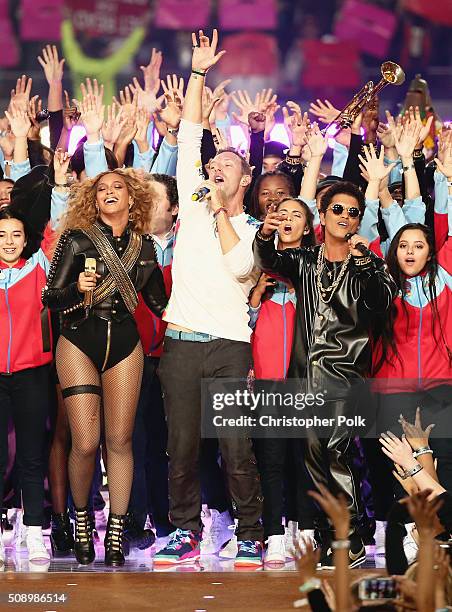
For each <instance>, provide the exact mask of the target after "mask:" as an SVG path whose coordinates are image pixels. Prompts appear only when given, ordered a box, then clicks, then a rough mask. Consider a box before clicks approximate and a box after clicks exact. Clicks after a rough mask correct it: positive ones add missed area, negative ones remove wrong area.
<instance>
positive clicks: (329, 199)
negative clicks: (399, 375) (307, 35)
mask: <svg viewBox="0 0 452 612" xmlns="http://www.w3.org/2000/svg"><path fill="white" fill-rule="evenodd" d="M316 140H317V141H319V149H321V148H322V147H323V148H326V143H325V142H324V139H323V137H322V136H321V135H320V133H319V132H318V129H317V133H316V134H314V135H313V137H312V138H311V142H312V146H314V142H316ZM363 213H364V197H363V195H362V193H361V192H360V191H359V190H358V189H357V188H356V187H355V186H354V185H350V184H348V183H340V184H338V185H336V186H334V187H331V188H330V189H329V190H328V191H327V192H326V194H325V195H324V196H323V198H322V201H321V213H320V219H321V222H322V225H323V227H324V232H325V242H324V243H323V244H322V245H321V246H320V247H317V248H315V249H312V248H310V249H293V250H292V249H290V250H289V249H288V250H285V251H276V250H275V247H274V233H275V231H277V229H278V228H279V226H280V225H281V223H283V222H282V221H280V220H279V219H278V215H277V214H276V213H269V214H268V215H267V217H266V220H265V222H264V225H263V226H262V228H261V229H260V230H259V231H258V233H257V235H256V241H255V245H254V252H255V258H256V263H257V264H258V265H259V267H260V268H262V269H263V271H264V272H266V273H268V274H272V273H273V274H277V275H278V276H280V277H282V278H283V279H287V280H288V281H290V282H291V283H292V284H293V286H294V287H295V290H296V293H297V327H296V331H295V336H294V342H293V350H292V356H291V362H290V366H289V376H290V377H292V378H297V379H307V380H308V382H309V384H310V385H311V386H310V388H314V387H312V385H320V386H321V387H322V385H326V386H328V385H333V386H334V382H335V381H336V382H337V384H338V385H339V384H341V383H342V385H343V389H338V390H336V389H335V394H336V397H337V399H336V401H335V403H334V406H333V407H334V410H335V412H334V413H335V414H339V413H340V412H343V411H344V410H345V409H346V407H347V406H348V404H349V402H351V401H355V402H356V401H357V400H356V398H352V397H350V398H349V397H348V387H349V385H350V386H351V384H352V382H353V380H355V382H356V381H357V380H359V379H362V377H365V376H367V375H368V374H369V372H370V356H371V355H370V341H369V335H370V330H371V323H372V322H371V317H372V315H375V314H380V313H386V312H387V311H388V310H389V308H390V306H391V303H392V299H393V296H394V284H393V281H392V280H391V278H390V277H389V275H388V274H387V273H386V271H385V266H384V262H383V261H382V260H380V259H378V258H377V257H374V256H373V255H372V254H370V253H369V254H368V255H364V256H363V254H362V253H361V251H360V250H359V249H357V248H356V245H357V244H358V243H360V242H362V243H363V244H364V245H367V244H368V241H367V240H366V239H365V238H362V237H360V236H358V235H357V234H356V231H357V229H358V226H359V222H360V219H361V218H362V215H363ZM348 234H352V236H351V238H348V236H347V235H348ZM347 238H348V239H347ZM341 281H342V282H341ZM301 287H303V291H301ZM342 311H346V312H347V313H348V316H347V318H346V319H345V318H344V317H342V316H340V315H339V313H340V312H342ZM357 338H359V342H357V341H356V340H357ZM325 343H326V344H327V345H328V346H329V347H330V349H329V351H328V352H327V353H325V351H324V349H323V347H324V345H325ZM308 355H309V358H308ZM322 388H323V387H322ZM339 394H340V395H339ZM323 456H325V457H327V460H326V461H325V460H324V459H323ZM304 459H305V462H306V467H307V469H308V471H309V473H310V475H311V477H312V478H313V480H314V482H315V483H316V485H318V484H319V482H320V483H322V482H330V481H331V482H334V486H335V488H337V489H338V490H339V491H343V492H344V494H345V495H346V496H347V502H348V504H349V506H350V508H351V512H352V520H353V528H352V529H353V532H352V535H351V538H350V539H351V549H350V553H351V555H350V563H351V564H352V565H356V564H359V563H362V562H363V561H364V560H365V548H364V545H363V542H362V540H361V538H360V536H359V535H358V533H357V528H358V525H359V522H360V519H361V515H362V513H363V509H362V503H361V499H360V496H359V494H358V493H357V492H358V491H359V481H358V479H357V475H356V472H355V468H354V465H353V457H352V444H351V440H350V437H349V434H348V433H347V432H345V431H344V430H342V431H333V432H332V435H331V437H330V439H321V438H320V439H319V438H318V437H316V436H315V437H314V436H311V437H310V438H309V439H307V440H306V449H305V456H304ZM312 527H314V525H312ZM329 539H330V536H329V535H328V532H325V533H324V542H323V544H324V552H325V555H324V558H323V559H322V561H321V562H322V563H323V564H324V565H325V566H326V565H328V563H331V558H328V557H331V554H329V555H328V549H329V541H328V540H329Z"/></svg>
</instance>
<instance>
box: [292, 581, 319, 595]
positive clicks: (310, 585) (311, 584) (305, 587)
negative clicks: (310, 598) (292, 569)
mask: <svg viewBox="0 0 452 612" xmlns="http://www.w3.org/2000/svg"><path fill="white" fill-rule="evenodd" d="M321 586H322V581H321V580H320V578H309V580H306V582H305V583H304V584H302V585H301V586H300V587H298V588H299V591H300V592H301V593H309V591H314V590H315V589H320V587H321Z"/></svg>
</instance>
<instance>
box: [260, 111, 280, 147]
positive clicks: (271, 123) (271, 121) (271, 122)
mask: <svg viewBox="0 0 452 612" xmlns="http://www.w3.org/2000/svg"><path fill="white" fill-rule="evenodd" d="M280 108H281V107H280V106H279V104H276V102H273V103H271V104H269V105H268V106H267V108H266V109H265V135H264V138H265V140H268V139H269V138H270V134H271V132H272V130H273V128H274V127H275V125H276V119H275V115H276V113H277V111H278V110H279V109H280Z"/></svg>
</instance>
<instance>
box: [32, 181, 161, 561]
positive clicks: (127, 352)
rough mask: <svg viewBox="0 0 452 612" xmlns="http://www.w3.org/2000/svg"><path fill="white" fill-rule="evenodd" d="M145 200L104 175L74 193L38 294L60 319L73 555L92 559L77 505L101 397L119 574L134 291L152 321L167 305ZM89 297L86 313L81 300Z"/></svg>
mask: <svg viewBox="0 0 452 612" xmlns="http://www.w3.org/2000/svg"><path fill="white" fill-rule="evenodd" d="M152 197H153V192H152V188H151V187H150V185H148V184H146V183H144V182H142V181H140V180H139V179H138V178H137V177H136V176H135V174H134V173H133V171H129V173H126V172H124V171H119V170H116V171H115V172H105V173H102V174H100V175H99V176H98V177H96V178H95V179H92V180H89V181H88V180H87V181H85V182H84V183H82V184H81V185H80V186H79V188H78V189H76V190H75V191H74V192H73V193H72V194H71V200H70V202H69V208H68V211H67V214H66V218H65V223H64V229H65V232H64V233H63V235H62V237H61V238H60V241H59V243H58V246H57V247H56V252H55V256H54V259H53V261H52V269H51V270H50V273H49V278H48V283H47V286H46V288H45V291H44V294H43V296H44V301H45V303H46V304H48V305H49V307H50V308H51V309H52V310H54V311H58V312H62V313H63V316H64V324H63V330H62V332H61V336H60V338H59V340H58V346H57V351H56V365H57V372H58V378H59V382H60V385H61V390H62V394H63V397H64V400H65V405H66V410H67V413H68V418H69V425H70V428H71V437H72V448H71V453H70V456H69V478H70V483H71V491H72V496H73V499H74V503H75V517H76V523H75V526H76V531H75V554H76V557H77V560H78V562H79V563H82V564H88V563H91V562H92V561H94V557H95V552H94V546H93V541H92V532H91V528H90V524H89V520H88V519H89V517H88V509H87V502H88V494H89V490H90V487H91V482H92V477H93V470H94V459H95V456H96V451H97V448H98V446H99V436H100V397H101V395H102V399H103V412H104V417H105V440H106V447H107V457H108V462H107V471H108V476H109V490H110V515H109V520H108V525H107V533H106V536H105V563H106V565H123V564H124V555H123V551H122V537H123V531H124V518H125V515H126V513H127V507H128V503H129V496H130V487H131V484H132V475H133V460H132V447H131V438H132V432H133V424H134V419H135V411H136V404H137V400H138V389H139V385H140V383H141V376H142V369H143V350H142V347H141V343H140V341H139V336H138V332H137V329H136V324H135V321H134V319H133V317H132V313H133V312H134V310H135V308H136V305H137V301H138V298H137V291H142V295H143V298H144V300H145V301H146V302H147V304H148V306H149V307H150V308H151V309H152V310H153V312H154V313H155V314H157V315H161V314H162V312H163V309H164V308H165V306H166V300H167V297H166V292H165V287H164V285H163V278H162V274H161V271H160V269H159V268H158V265H157V262H156V261H155V251H154V246H153V242H152V238H151V237H150V236H149V235H147V234H144V235H143V232H144V230H145V229H146V226H147V225H148V223H149V221H150V214H151V210H152ZM86 258H94V259H95V260H96V272H94V271H91V272H86V271H85V265H86V263H85V260H86ZM99 279H100V284H99V285H98V286H97V281H98V280H99ZM91 291H92V292H93V293H92V294H90V295H91V296H92V297H91V300H92V306H91V305H89V301H88V303H87V300H86V294H87V293H89V292H91ZM75 364H77V366H76V367H74V365H75ZM86 414H90V415H91V418H90V420H87V419H86Z"/></svg>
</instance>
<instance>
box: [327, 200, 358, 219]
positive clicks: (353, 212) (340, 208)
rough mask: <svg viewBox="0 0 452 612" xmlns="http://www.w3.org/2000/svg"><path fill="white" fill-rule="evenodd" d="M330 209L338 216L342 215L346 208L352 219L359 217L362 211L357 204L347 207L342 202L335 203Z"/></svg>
mask: <svg viewBox="0 0 452 612" xmlns="http://www.w3.org/2000/svg"><path fill="white" fill-rule="evenodd" d="M328 210H331V211H333V213H334V214H335V215H337V216H339V215H342V213H343V212H344V210H346V211H347V214H348V216H349V217H350V218H351V219H356V218H357V217H359V213H360V210H359V208H356V206H352V207H351V208H345V206H343V205H342V204H333V205H332V206H330V208H329V209H328Z"/></svg>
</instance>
